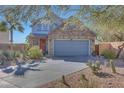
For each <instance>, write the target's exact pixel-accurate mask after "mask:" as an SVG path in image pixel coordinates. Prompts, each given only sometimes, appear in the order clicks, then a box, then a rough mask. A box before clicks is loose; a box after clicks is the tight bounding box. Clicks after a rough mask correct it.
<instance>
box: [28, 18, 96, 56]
mask: <svg viewBox="0 0 124 93" xmlns="http://www.w3.org/2000/svg"><path fill="white" fill-rule="evenodd" d="M40 27H43V24H42V25H41V26H40ZM40 27H39V28H40ZM32 32H33V31H32ZM41 32H42V31H41ZM46 32H47V34H44V33H42V34H41V33H40V34H38V33H37V35H32V36H31V35H30V40H29V41H30V44H31V45H38V46H39V47H40V48H41V49H42V50H44V51H47V52H48V55H50V56H89V55H91V53H92V52H93V51H94V42H95V38H96V35H95V34H94V33H93V32H92V31H91V30H89V29H88V28H87V27H85V26H84V25H83V24H82V23H81V22H80V21H79V22H77V23H74V24H73V23H71V22H70V23H69V24H68V21H67V20H66V21H63V22H62V23H61V25H59V26H58V27H56V28H54V29H52V30H51V29H49V30H47V31H46ZM35 40H36V41H35Z"/></svg>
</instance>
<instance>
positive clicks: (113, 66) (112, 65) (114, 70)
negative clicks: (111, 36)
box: [109, 60, 116, 73]
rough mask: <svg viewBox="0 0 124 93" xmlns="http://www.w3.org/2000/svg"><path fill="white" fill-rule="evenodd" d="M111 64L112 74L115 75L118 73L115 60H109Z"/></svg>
mask: <svg viewBox="0 0 124 93" xmlns="http://www.w3.org/2000/svg"><path fill="white" fill-rule="evenodd" d="M109 62H110V66H111V69H112V72H113V73H116V69H115V65H114V61H113V60H109Z"/></svg>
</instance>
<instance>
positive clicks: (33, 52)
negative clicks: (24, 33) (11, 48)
mask: <svg viewBox="0 0 124 93" xmlns="http://www.w3.org/2000/svg"><path fill="white" fill-rule="evenodd" d="M28 55H29V57H30V58H32V59H39V58H41V57H42V56H43V53H42V51H41V50H40V49H39V47H38V46H33V47H31V48H30V49H29V51H28Z"/></svg>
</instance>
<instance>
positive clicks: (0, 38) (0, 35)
mask: <svg viewBox="0 0 124 93" xmlns="http://www.w3.org/2000/svg"><path fill="white" fill-rule="evenodd" d="M0 43H9V32H0Z"/></svg>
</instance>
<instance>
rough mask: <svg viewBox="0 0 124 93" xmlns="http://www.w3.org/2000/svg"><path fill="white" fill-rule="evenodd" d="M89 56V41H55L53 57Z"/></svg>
mask: <svg viewBox="0 0 124 93" xmlns="http://www.w3.org/2000/svg"><path fill="white" fill-rule="evenodd" d="M88 54H89V40H55V41H54V55H55V56H84V55H88Z"/></svg>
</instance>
